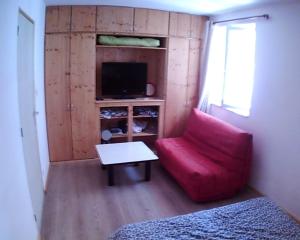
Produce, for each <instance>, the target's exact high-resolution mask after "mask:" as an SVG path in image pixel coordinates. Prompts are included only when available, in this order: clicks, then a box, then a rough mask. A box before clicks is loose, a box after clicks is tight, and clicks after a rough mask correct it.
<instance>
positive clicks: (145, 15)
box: [134, 8, 169, 36]
mask: <svg viewBox="0 0 300 240" xmlns="http://www.w3.org/2000/svg"><path fill="white" fill-rule="evenodd" d="M168 31H169V12H166V11H160V10H153V9H142V8H136V9H135V14H134V32H135V33H141V34H151V35H163V36H166V35H168Z"/></svg>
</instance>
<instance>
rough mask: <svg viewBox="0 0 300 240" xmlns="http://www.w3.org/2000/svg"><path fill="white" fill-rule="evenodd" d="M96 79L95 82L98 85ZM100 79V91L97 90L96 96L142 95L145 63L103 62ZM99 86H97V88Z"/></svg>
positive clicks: (145, 77)
mask: <svg viewBox="0 0 300 240" xmlns="http://www.w3.org/2000/svg"><path fill="white" fill-rule="evenodd" d="M98 80H100V79H98ZM98 80H97V84H98V85H100V83H99V81H98ZM100 81H101V91H97V98H105V97H112V98H135V97H144V96H145V94H146V84H147V64H146V63H136V62H103V63H102V71H101V80H100ZM99 87H100V86H97V89H98V88H99ZM99 92H101V94H100V96H99V95H98V93H99Z"/></svg>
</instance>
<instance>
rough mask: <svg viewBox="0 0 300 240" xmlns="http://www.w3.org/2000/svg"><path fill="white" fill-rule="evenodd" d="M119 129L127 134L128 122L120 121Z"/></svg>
mask: <svg viewBox="0 0 300 240" xmlns="http://www.w3.org/2000/svg"><path fill="white" fill-rule="evenodd" d="M118 127H119V128H120V129H122V132H123V133H127V129H128V127H127V121H126V120H121V121H119V122H118Z"/></svg>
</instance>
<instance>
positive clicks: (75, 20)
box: [71, 6, 96, 32]
mask: <svg viewBox="0 0 300 240" xmlns="http://www.w3.org/2000/svg"><path fill="white" fill-rule="evenodd" d="M95 31H96V6H72V17H71V32H95Z"/></svg>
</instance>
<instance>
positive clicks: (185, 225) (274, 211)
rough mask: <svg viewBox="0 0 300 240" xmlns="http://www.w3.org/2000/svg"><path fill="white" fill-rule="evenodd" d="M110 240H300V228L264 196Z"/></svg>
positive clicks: (140, 226)
mask: <svg viewBox="0 0 300 240" xmlns="http://www.w3.org/2000/svg"><path fill="white" fill-rule="evenodd" d="M109 239H111V240H123V239H149V240H150V239H168V240H171V239H182V240H187V239H189V240H190V239H220V240H221V239H247V240H248V239H249V240H250V239H253V240H254V239H255V240H256V239H272V240H276V239H291V240H300V225H299V224H297V223H296V221H294V220H293V219H292V218H291V217H289V216H288V215H287V214H286V213H284V212H283V211H282V210H281V209H280V208H279V207H277V206H276V205H275V204H274V203H273V202H272V201H270V200H269V199H267V198H265V197H261V198H255V199H251V200H247V201H245V202H240V203H236V204H231V205H227V206H224V207H219V208H214V209H210V210H204V211H199V212H195V213H191V214H187V215H182V216H176V217H171V218H165V219H159V220H151V221H145V222H141V223H135V224H129V225H125V226H123V227H121V228H119V229H118V230H117V231H116V232H115V233H113V234H112V235H111V236H110V238H109Z"/></svg>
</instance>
